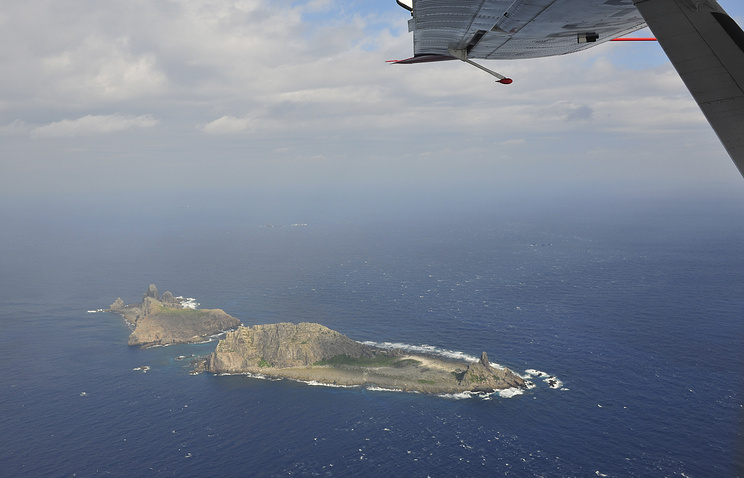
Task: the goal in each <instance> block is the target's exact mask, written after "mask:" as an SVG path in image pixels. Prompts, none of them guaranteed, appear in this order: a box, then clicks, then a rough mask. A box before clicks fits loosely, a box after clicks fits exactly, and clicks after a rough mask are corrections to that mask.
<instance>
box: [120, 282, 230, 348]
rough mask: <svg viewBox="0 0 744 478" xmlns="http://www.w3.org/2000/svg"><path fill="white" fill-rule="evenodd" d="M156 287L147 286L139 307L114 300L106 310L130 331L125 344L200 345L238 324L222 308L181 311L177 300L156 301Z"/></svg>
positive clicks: (180, 305) (181, 308)
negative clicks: (121, 321)
mask: <svg viewBox="0 0 744 478" xmlns="http://www.w3.org/2000/svg"><path fill="white" fill-rule="evenodd" d="M159 297H160V296H159V295H158V290H157V287H155V285H154V284H150V287H149V288H148V289H147V292H145V294H144V295H143V298H142V303H141V304H131V305H124V301H122V300H121V298H118V299H116V301H114V303H113V304H111V306H110V307H109V311H111V312H114V313H117V314H119V315H121V316H122V318H123V319H124V321H125V322H126V323H127V325H128V326H129V328H130V329H131V330H132V333H131V335H130V336H129V342H128V343H129V345H141V346H143V347H146V346H153V345H171V344H181V343H193V342H202V341H204V340H207V339H208V338H209V337H210V336H212V335H215V334H217V333H220V332H222V331H225V330H229V329H234V328H236V327H238V326H239V325H240V321H239V320H238V319H236V318H235V317H232V316H231V315H229V314H227V313H225V311H223V310H222V309H191V308H184V307H183V305H182V302H181V300H179V299H177V298H174V297H173V294H171V293H170V292H166V293H164V294H163V298H162V299H163V300H162V301H161V300H159V299H158V298H159Z"/></svg>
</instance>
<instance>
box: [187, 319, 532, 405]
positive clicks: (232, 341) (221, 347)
mask: <svg viewBox="0 0 744 478" xmlns="http://www.w3.org/2000/svg"><path fill="white" fill-rule="evenodd" d="M197 368H198V369H199V370H204V371H207V372H211V373H214V374H260V375H263V376H270V377H281V378H290V379H295V380H301V381H308V382H315V383H323V384H328V385H337V386H368V387H372V386H375V387H379V388H386V389H393V390H402V391H409V392H422V393H434V394H447V393H460V392H494V391H498V390H504V389H509V388H513V387H519V388H522V387H525V386H526V383H525V381H524V379H522V377H520V376H519V375H517V374H516V373H514V372H512V371H511V370H509V369H508V368H505V367H501V366H498V365H492V364H491V363H490V362H489V360H488V356H487V355H486V352H483V353H482V354H481V357H480V360H478V361H476V362H472V363H469V362H465V361H459V360H450V359H445V358H442V357H438V356H433V355H425V354H418V353H416V354H413V353H406V352H404V351H402V350H395V349H393V350H391V349H383V348H378V347H372V346H369V345H366V344H362V343H359V342H356V341H354V340H352V339H350V338H349V337H346V336H345V335H343V334H341V333H339V332H337V331H335V330H331V329H329V328H328V327H325V326H323V325H320V324H315V323H307V322H303V323H299V324H293V323H287V322H285V323H278V324H264V325H254V326H252V327H245V326H241V327H238V328H237V329H236V330H234V331H230V332H228V333H227V334H226V335H225V337H224V338H223V339H221V340H220V341H219V343H218V344H217V347H216V349H215V351H214V352H213V353H212V354H210V355H209V356H207V357H206V359H204V360H203V361H202V362H201V363H200V364H199V365H197Z"/></svg>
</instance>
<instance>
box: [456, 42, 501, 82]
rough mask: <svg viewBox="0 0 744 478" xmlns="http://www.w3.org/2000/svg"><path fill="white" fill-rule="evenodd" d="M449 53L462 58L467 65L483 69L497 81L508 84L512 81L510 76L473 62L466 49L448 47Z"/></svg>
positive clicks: (459, 58)
mask: <svg viewBox="0 0 744 478" xmlns="http://www.w3.org/2000/svg"><path fill="white" fill-rule="evenodd" d="M449 53H450V55H452V56H454V57H455V58H457V59H458V60H462V61H464V62H465V63H467V64H468V65H473V66H474V67H476V68H478V69H479V70H483V71H485V72H486V73H488V74H489V75H493V76H495V77H496V78H498V80H496V82H497V83H501V84H502V85H510V84H512V82H513V81H514V80H512V79H511V78H507V77H505V76H504V75H501V74H499V73H496V72H495V71H493V70H490V69H488V68H486V67H485V66H483V65H479V64H478V63H476V62H474V61H473V60H470V59H468V52H467V50H456V49H454V48H450V49H449Z"/></svg>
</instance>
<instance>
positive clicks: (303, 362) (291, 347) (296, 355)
mask: <svg viewBox="0 0 744 478" xmlns="http://www.w3.org/2000/svg"><path fill="white" fill-rule="evenodd" d="M378 352H379V351H378V350H377V349H374V348H372V347H369V346H367V345H363V344H360V343H359V342H356V341H354V340H351V339H350V338H348V337H346V336H345V335H342V334H340V333H338V332H336V331H335V330H331V329H329V328H328V327H325V326H323V325H320V324H311V323H308V322H302V323H300V324H296V325H295V324H291V323H280V324H267V325H255V326H253V327H240V328H238V329H237V330H235V331H233V332H228V333H227V334H226V335H225V338H223V339H222V340H220V342H219V344H217V349H216V350H215V352H214V353H213V354H212V355H211V356H210V357H209V359H208V369H209V370H210V371H214V372H229V373H235V372H241V371H244V370H249V369H256V368H259V367H260V368H266V367H272V368H287V367H303V366H308V365H313V364H315V363H318V362H321V361H323V360H327V359H331V358H333V357H336V356H340V355H343V356H346V357H351V358H373V357H375V355H376V353H378Z"/></svg>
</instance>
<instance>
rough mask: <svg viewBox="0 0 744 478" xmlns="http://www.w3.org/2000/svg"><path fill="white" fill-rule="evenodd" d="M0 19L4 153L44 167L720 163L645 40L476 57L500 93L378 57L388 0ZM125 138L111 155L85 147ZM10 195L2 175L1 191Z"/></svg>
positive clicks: (389, 170)
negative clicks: (502, 79) (497, 76)
mask: <svg viewBox="0 0 744 478" xmlns="http://www.w3.org/2000/svg"><path fill="white" fill-rule="evenodd" d="M2 14H3V15H4V16H2V17H0V23H2V24H1V25H0V26H1V27H2V28H0V39H1V40H4V41H3V44H4V45H5V48H4V49H3V50H0V62H1V63H2V64H3V68H2V69H0V125H3V124H4V125H7V126H5V127H2V128H0V134H2V135H3V137H4V138H9V139H8V140H7V141H5V142H4V144H3V145H2V146H0V148H3V149H0V155H2V154H3V153H5V152H7V151H9V150H10V149H11V148H12V151H13V152H14V154H15V155H16V157H19V158H20V157H21V156H22V155H30V154H32V153H33V154H35V155H36V157H37V158H39V159H38V165H37V166H35V168H36V169H35V171H39V170H50V171H51V169H48V168H49V167H51V166H49V164H58V163H60V164H61V162H59V161H58V163H51V161H50V160H48V159H47V158H50V157H57V156H59V154H61V153H62V152H60V151H59V149H58V148H59V144H58V143H57V142H54V141H52V142H49V141H46V140H47V139H51V138H59V137H68V136H76V137H78V138H80V141H78V142H76V143H78V144H76V145H75V146H76V147H79V150H76V151H71V152H69V155H68V157H67V158H68V159H67V161H68V162H67V163H66V165H67V169H66V171H74V170H75V164H77V163H76V161H82V160H83V159H81V158H83V156H84V155H83V153H81V151H90V152H89V153H86V154H89V155H90V156H91V157H95V158H98V157H100V156H101V155H108V156H107V157H112V158H113V157H116V158H122V159H117V161H121V162H120V163H117V166H118V169H117V172H119V173H121V174H124V175H125V174H126V173H127V172H128V171H130V170H131V169H132V164H133V162H132V161H131V156H136V157H137V158H141V160H142V161H147V162H148V163H150V164H156V163H157V164H161V161H164V160H163V157H164V152H167V154H169V155H170V156H171V158H172V159H170V162H171V164H178V165H179V168H178V171H179V172H180V171H184V174H185V171H187V169H188V168H187V167H186V166H193V167H194V168H207V167H209V168H210V169H208V170H204V171H202V174H201V176H200V179H201V180H204V181H206V178H207V177H212V178H213V182H214V184H223V183H226V182H234V183H240V181H241V179H242V178H247V179H245V180H246V181H247V180H255V181H262V180H264V179H265V178H266V177H275V178H281V179H284V178H285V177H286V175H289V174H295V175H298V176H302V179H303V180H304V181H306V182H308V183H309V182H312V181H313V180H317V181H337V182H339V183H344V182H348V181H354V180H358V178H362V177H364V178H370V179H369V180H370V181H373V180H375V178H377V179H380V180H382V181H384V180H386V179H387V178H393V177H394V178H396V180H399V181H406V180H410V181H416V180H417V178H418V177H419V175H420V174H421V171H422V170H425V171H427V174H429V175H432V176H433V175H439V176H440V177H441V178H444V179H448V178H450V177H452V176H456V175H465V174H473V175H474V177H475V178H476V179H484V178H487V177H489V175H495V176H498V175H500V170H499V165H500V162H503V161H504V159H503V158H507V159H506V160H509V161H511V160H512V156H513V154H514V151H516V150H519V153H520V157H523V160H522V161H521V162H519V163H513V168H512V169H514V170H517V169H519V168H522V170H523V171H524V172H525V174H532V173H533V171H535V170H540V169H542V167H543V166H544V164H548V163H550V164H553V163H555V164H559V165H563V164H566V163H571V164H574V163H575V162H577V161H581V160H582V158H588V157H590V156H591V160H592V161H594V162H595V163H597V160H596V154H595V153H596V151H599V150H602V151H609V152H611V153H609V154H611V155H616V156H617V158H614V159H616V160H615V161H609V160H608V166H607V171H612V169H611V168H627V171H628V174H644V173H643V172H638V171H636V170H634V169H633V168H635V167H637V165H627V166H626V164H629V162H625V161H619V160H617V159H621V158H622V157H641V156H643V157H644V158H645V160H646V162H645V163H644V165H642V167H647V168H651V167H653V166H652V165H654V164H659V165H662V166H659V167H658V168H657V169H658V170H663V169H665V168H666V167H667V166H668V164H671V163H674V162H676V164H679V165H680V167H676V168H668V169H669V170H673V174H679V175H688V176H690V177H694V176H695V175H699V173H700V172H701V170H703V169H705V168H706V167H705V166H702V165H699V164H700V161H699V158H700V157H708V156H711V155H714V156H715V155H719V156H723V157H725V152H723V150H722V148H721V147H720V145H719V144H718V143H717V140H716V139H715V136H714V135H713V133H712V132H711V131H710V128H709V127H708V126H707V124H706V122H705V119H704V118H703V116H702V114H701V113H700V112H699V110H698V109H697V105H695V103H694V102H693V101H692V99H691V98H690V96H689V94H688V93H687V91H686V90H685V88H684V85H683V84H682V82H681V81H680V79H679V77H678V76H677V74H676V73H675V72H674V70H673V68H672V67H671V66H670V65H669V64H668V62H667V61H666V60H665V58H664V57H663V54H662V53H660V52H661V50H660V49H659V47H658V45H655V44H643V45H640V44H639V45H608V44H605V45H599V46H597V47H596V48H591V49H589V50H587V51H585V52H582V53H578V54H574V55H565V56H560V57H552V58H543V59H536V60H523V61H498V62H491V61H483V63H484V64H485V65H486V66H488V67H490V68H492V69H494V70H497V71H500V72H502V73H504V74H506V75H508V76H509V77H511V78H513V79H514V83H513V84H511V85H508V86H506V85H501V84H496V83H494V81H493V78H491V77H490V76H489V75H487V74H485V73H483V72H481V71H479V70H477V69H475V68H472V67H470V66H468V65H466V64H464V63H461V62H454V61H453V62H442V63H429V64H419V65H389V64H386V63H385V60H388V59H394V58H404V57H408V56H410V54H411V51H412V36H411V34H410V33H408V32H407V28H406V27H407V20H408V19H409V18H410V14H409V13H408V12H406V11H405V10H403V9H401V8H400V7H398V6H397V5H396V4H395V2H392V1H391V2H389V3H387V2H383V3H382V4H381V3H379V2H373V3H370V2H361V1H352V2H341V1H337V0H308V1H305V0H299V1H294V0H272V1H270V2H269V1H268V0H188V1H186V0H172V1H168V2H151V1H147V0H131V1H128V2H119V3H112V2H88V1H83V0H70V1H69V2H65V4H64V5H62V4H60V3H59V2H53V1H51V0H39V1H38V2H11V3H10V5H8V7H7V8H6V9H4V12H2ZM11 19H12V21H11ZM29 32H44V35H37V34H31V33H29ZM641 56H642V57H643V58H644V61H643V63H642V65H640V66H639V65H638V64H632V62H633V58H638V57H641ZM649 58H651V60H649ZM112 111H115V112H119V113H118V114H115V115H101V114H100V112H112ZM142 111H146V112H148V113H150V114H149V115H145V116H140V113H141V112H142ZM60 118H68V119H65V120H62V121H60V120H59V119H60ZM155 118H157V120H156V119H155ZM156 124H157V125H159V127H158V128H155V129H154V128H153V126H155V125H156ZM122 131H127V132H128V134H127V135H126V138H124V137H122V135H116V134H108V135H107V136H106V140H105V147H104V146H102V142H96V141H95V139H94V138H95V137H96V136H100V135H102V134H107V133H113V132H122ZM145 132H146V133H145ZM137 135H143V136H142V137H143V138H144V137H145V135H146V138H147V139H148V141H132V140H131V139H132V137H137ZM29 136H31V137H33V138H34V141H32V142H28V138H29ZM150 140H152V141H150ZM24 141H26V143H24ZM88 141H89V142H88ZM47 143H49V144H47ZM155 144H157V148H152V149H149V148H150V145H155ZM683 144H684V145H685V146H684V147H683V146H682V145H683ZM690 145H691V146H690ZM55 148H57V149H55ZM86 148H87V149H86ZM96 148H99V149H96ZM501 150H503V152H502V151H501ZM215 151H220V154H219V155H215V154H214V152H215ZM509 152H511V155H510V154H508V153H509ZM246 157H250V158H251V161H250V162H246V161H244V159H245V158H246ZM307 157H323V158H324V161H323V164H324V165H327V166H324V167H327V169H326V170H323V169H322V168H320V167H319V168H317V170H313V171H309V172H308V173H307V174H305V175H302V174H301V173H300V170H299V169H298V170H296V171H294V170H293V171H289V172H288V171H287V170H286V169H283V168H282V166H281V164H286V163H288V162H290V161H291V160H292V159H293V158H307ZM124 158H126V159H124ZM205 158H209V161H205ZM649 158H652V159H653V160H652V159H649ZM45 161H47V163H45ZM186 163H188V165H187V164H186ZM18 164H29V165H30V164H31V162H28V163H23V162H22V161H20V159H19V163H18ZM162 164H164V163H162ZM536 164H537V165H539V166H535V165H536ZM593 164H594V163H593ZM206 165H208V166H206ZM646 165H648V166H646ZM24 167H25V166H24ZM29 167H30V166H29ZM60 167H61V166H60ZM112 167H113V163H112ZM153 167H155V166H153ZM163 167H165V166H163ZM559 169H560V168H559ZM565 169H570V168H565ZM574 169H580V168H578V167H576V168H574ZM594 171H597V172H598V176H597V177H598V178H599V180H601V179H602V178H603V177H612V174H609V173H608V174H606V175H603V174H599V173H601V172H602V169H601V167H596V168H595V169H594ZM706 171H707V169H706ZM613 172H614V171H613ZM94 173H95V171H93V170H89V174H94ZM70 174H72V173H70ZM101 174H103V173H102V172H101ZM132 174H135V173H134V172H132ZM194 177H197V175H194V174H192V175H190V176H189V178H194ZM28 178H33V179H34V180H38V174H37V175H35V176H32V175H31V174H30V173H29V175H28ZM189 178H185V179H184V181H182V182H181V183H180V184H184V185H185V184H187V182H188V181H189V180H191V179H189ZM80 181H82V178H81V179H80ZM90 182H91V181H89V183H90ZM278 182H281V181H279V180H278ZM13 184H20V182H19V181H14V180H13V179H12V178H10V176H8V175H7V174H6V177H5V178H4V179H3V183H1V184H0V189H2V187H4V186H5V185H13ZM70 184H72V183H70ZM143 187H144V186H143Z"/></svg>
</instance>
